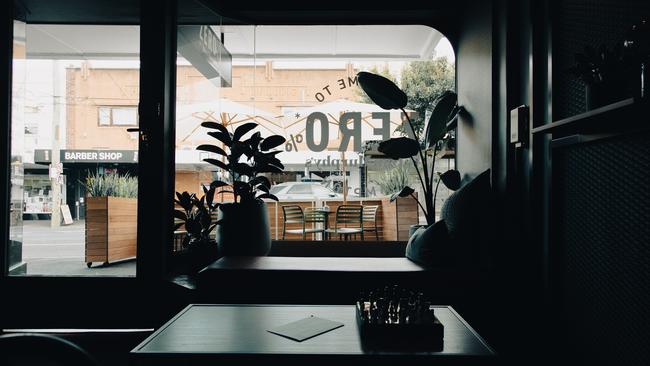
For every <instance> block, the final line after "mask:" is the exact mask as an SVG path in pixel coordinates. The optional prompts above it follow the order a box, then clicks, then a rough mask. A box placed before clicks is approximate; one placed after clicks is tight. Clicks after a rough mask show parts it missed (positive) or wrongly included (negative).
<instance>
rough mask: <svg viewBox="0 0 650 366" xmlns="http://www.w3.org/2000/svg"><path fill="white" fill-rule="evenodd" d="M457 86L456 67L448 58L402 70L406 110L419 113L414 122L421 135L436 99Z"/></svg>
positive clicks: (421, 62)
mask: <svg viewBox="0 0 650 366" xmlns="http://www.w3.org/2000/svg"><path fill="white" fill-rule="evenodd" d="M455 84H456V81H455V67H454V65H453V64H452V63H450V62H449V61H447V58H446V57H439V58H436V59H433V60H426V61H412V62H409V63H408V64H406V65H405V66H404V67H403V68H402V75H401V89H402V90H403V91H404V92H405V93H406V96H407V97H408V104H407V105H406V108H407V109H412V110H414V111H416V112H417V113H418V116H417V118H415V119H414V120H413V127H414V128H415V129H416V130H417V131H418V133H420V134H421V132H422V129H423V128H424V125H425V117H426V116H427V111H429V112H430V111H431V109H432V108H433V106H434V103H433V102H434V101H435V100H436V98H438V96H439V95H440V94H442V92H443V91H445V90H455V89H456V86H455ZM402 132H403V131H402Z"/></svg>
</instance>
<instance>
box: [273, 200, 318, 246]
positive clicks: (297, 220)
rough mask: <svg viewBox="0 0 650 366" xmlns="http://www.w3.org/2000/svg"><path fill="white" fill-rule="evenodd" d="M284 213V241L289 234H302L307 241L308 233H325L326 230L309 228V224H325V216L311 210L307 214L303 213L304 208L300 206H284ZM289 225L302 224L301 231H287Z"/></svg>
mask: <svg viewBox="0 0 650 366" xmlns="http://www.w3.org/2000/svg"><path fill="white" fill-rule="evenodd" d="M282 213H283V214H284V222H283V225H282V240H285V237H286V235H287V233H289V234H302V239H303V240H305V239H307V233H321V234H323V233H324V232H325V228H324V227H323V228H317V227H307V225H306V224H307V223H310V224H314V223H318V222H320V223H325V217H326V216H325V214H324V213H320V214H319V213H318V212H315V210H309V211H308V212H307V213H305V212H303V210H302V207H300V206H298V205H287V206H282ZM287 224H300V225H301V226H302V228H300V229H287Z"/></svg>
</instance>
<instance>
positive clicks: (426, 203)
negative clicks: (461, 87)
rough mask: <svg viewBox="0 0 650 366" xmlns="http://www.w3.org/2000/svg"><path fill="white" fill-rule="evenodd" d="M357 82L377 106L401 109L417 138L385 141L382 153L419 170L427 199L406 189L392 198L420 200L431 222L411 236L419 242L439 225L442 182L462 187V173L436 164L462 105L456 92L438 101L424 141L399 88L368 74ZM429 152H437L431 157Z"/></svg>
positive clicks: (441, 97)
mask: <svg viewBox="0 0 650 366" xmlns="http://www.w3.org/2000/svg"><path fill="white" fill-rule="evenodd" d="M357 80H358V82H359V85H360V86H361V88H362V89H363V90H364V91H365V92H366V94H368V97H370V99H371V100H372V101H373V102H374V103H375V104H377V105H378V106H380V107H382V108H384V109H398V110H401V111H402V112H403V114H404V115H405V116H406V119H407V121H408V125H409V128H410V129H411V131H412V133H413V136H415V138H410V137H396V138H390V139H388V140H385V141H382V142H381V143H380V144H379V147H378V150H379V151H380V152H382V153H384V154H385V155H386V156H388V157H389V158H392V159H396V160H397V159H410V160H411V162H412V163H413V166H414V167H415V170H416V172H417V175H418V178H419V181H420V185H421V189H422V193H423V196H424V197H416V196H415V195H414V193H415V189H413V188H411V187H409V186H404V187H402V188H401V189H400V190H399V191H398V192H395V193H394V194H392V195H391V198H390V199H391V201H394V200H395V199H397V197H408V196H411V197H413V199H415V200H416V201H417V203H418V205H419V206H420V209H421V210H422V211H423V213H424V215H425V217H426V220H427V225H426V226H425V227H424V228H420V229H418V230H417V232H416V233H415V234H414V235H413V236H412V237H411V240H417V236H418V232H423V230H425V229H427V228H429V227H431V226H433V225H434V223H435V212H436V198H437V194H438V188H439V185H440V182H442V183H443V184H444V185H445V186H446V187H447V188H449V189H451V190H456V189H458V188H459V187H460V173H459V172H458V171H457V170H453V169H451V170H447V171H445V172H442V173H440V172H436V170H435V162H436V155H437V153H438V152H439V151H440V150H441V149H443V147H444V146H446V145H447V142H448V140H451V139H452V137H451V134H449V133H448V131H447V130H448V127H447V126H448V125H449V126H451V125H453V122H454V121H455V119H456V118H457V116H458V113H460V112H461V111H462V107H460V106H458V103H457V96H456V93H454V92H452V91H445V92H443V93H442V94H441V95H440V96H439V97H438V98H437V99H436V101H435V102H434V104H435V105H434V107H433V109H432V111H431V116H430V117H429V120H428V122H427V126H426V129H425V135H424V138H423V139H422V140H421V139H420V136H419V135H418V133H417V131H416V129H415V128H414V127H413V123H412V121H411V119H410V117H409V115H408V113H406V111H405V109H404V108H405V107H406V105H407V102H408V98H407V96H406V94H405V93H404V92H403V91H402V90H401V89H400V88H399V87H398V86H397V85H395V84H394V83H393V82H392V81H390V80H388V79H386V78H384V77H382V76H379V75H376V74H372V73H368V72H360V73H359V74H358V75H357ZM427 151H432V152H433V154H432V156H431V157H430V158H429V156H428V154H427ZM429 160H430V161H429Z"/></svg>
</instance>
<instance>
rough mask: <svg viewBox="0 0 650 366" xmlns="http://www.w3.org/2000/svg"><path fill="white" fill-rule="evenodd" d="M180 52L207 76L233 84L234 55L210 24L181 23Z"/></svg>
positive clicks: (179, 30)
mask: <svg viewBox="0 0 650 366" xmlns="http://www.w3.org/2000/svg"><path fill="white" fill-rule="evenodd" d="M177 47H178V53H180V54H181V56H183V57H184V58H185V59H186V60H187V61H189V62H190V63H191V64H192V66H194V67H195V68H196V69H197V70H199V72H200V73H201V74H202V75H203V76H205V77H206V79H208V80H211V81H213V82H215V81H216V80H217V78H220V79H221V83H220V84H218V85H217V86H222V87H224V86H225V87H230V86H232V55H231V54H230V52H228V50H227V49H226V47H225V46H224V45H223V43H221V37H219V35H218V34H217V33H215V32H214V31H213V30H212V28H211V27H210V26H208V25H179V26H178V46H177Z"/></svg>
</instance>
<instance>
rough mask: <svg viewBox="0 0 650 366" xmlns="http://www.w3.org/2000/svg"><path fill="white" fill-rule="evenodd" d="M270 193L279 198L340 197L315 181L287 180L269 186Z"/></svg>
mask: <svg viewBox="0 0 650 366" xmlns="http://www.w3.org/2000/svg"><path fill="white" fill-rule="evenodd" d="M271 193H272V194H274V195H275V196H276V197H278V199H280V200H286V199H289V200H313V199H331V198H342V197H343V195H342V194H340V193H336V192H334V191H333V190H331V189H330V188H328V187H325V186H323V185H322V184H320V183H316V182H287V183H280V184H276V185H274V186H273V187H271Z"/></svg>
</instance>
